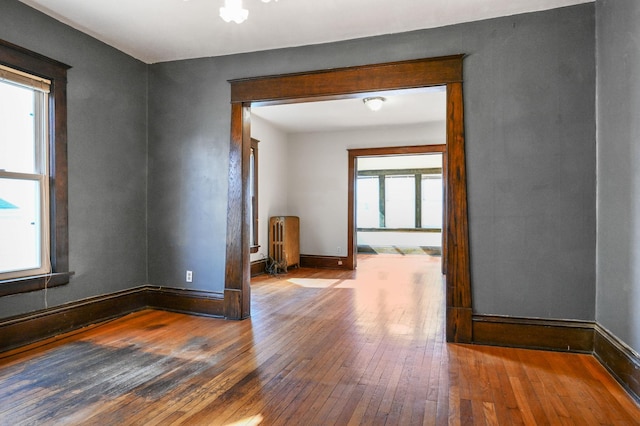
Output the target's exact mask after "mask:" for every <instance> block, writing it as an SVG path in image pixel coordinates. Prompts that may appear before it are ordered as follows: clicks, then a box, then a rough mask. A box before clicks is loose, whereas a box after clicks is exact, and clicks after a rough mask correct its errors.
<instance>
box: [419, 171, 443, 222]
mask: <svg viewBox="0 0 640 426" xmlns="http://www.w3.org/2000/svg"><path fill="white" fill-rule="evenodd" d="M442 203H443V200H442V176H439V175H423V176H422V227H423V228H442Z"/></svg>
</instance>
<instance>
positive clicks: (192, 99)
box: [148, 4, 595, 320]
mask: <svg viewBox="0 0 640 426" xmlns="http://www.w3.org/2000/svg"><path fill="white" fill-rule="evenodd" d="M594 34H595V18H594V5H593V4H586V5H581V6H576V7H571V8H564V9H556V10H552V11H547V12H541V13H535V14H526V15H519V16H514V17H507V18H500V19H494V20H489V21H482V22H475V23H469V24H462V25H456V26H449V27H444V28H438V29H432V30H424V31H417V32H410V33H404V34H396V35H390V36H382V37H375V38H367V39H359V40H352V41H347V42H340V43H331V44H324V45H316V46H307V47H302V48H291V49H282V50H273V51H268V52H259V53H250V54H243V55H234V56H226V57H218V58H207V59H197V60H189V61H179V62H171V63H161V64H155V65H152V66H150V78H149V81H150V92H149V93H150V97H149V102H150V103H149V105H150V106H149V111H150V114H149V116H150V131H149V137H150V140H149V193H148V196H149V211H150V216H149V276H150V281H151V282H152V283H154V284H162V285H177V286H184V283H183V282H184V270H185V269H187V268H189V269H193V270H194V271H195V272H194V283H193V288H198V289H206V290H211V291H221V290H222V289H223V285H224V284H223V283H224V253H225V240H224V235H225V227H226V210H225V209H226V206H225V204H226V179H227V176H226V173H227V164H228V163H227V152H228V143H229V142H228V140H229V120H230V118H229V112H230V106H229V84H228V82H227V80H228V79H234V78H241V77H251V76H260V75H269V74H279V73H290V72H297V71H306V70H317V69H326V68H333V67H343V66H352V65H361V64H369V63H377V62H387V61H398V60H405V59H413V58H423V57H431V56H441V55H449V54H457V53H465V54H467V55H468V56H467V58H466V59H465V63H464V73H465V84H464V90H465V108H466V111H465V114H466V117H465V120H466V137H467V139H466V141H467V154H468V177H469V191H470V195H469V206H470V225H471V260H472V287H473V298H474V310H475V311H476V312H479V313H488V314H503V315H515V316H529V317H544V318H571V319H583V320H593V319H594V317H595V308H594V304H595V265H594V259H595V111H594V105H595V96H594V94H595V57H594V56H595V52H594V49H595V45H594ZM345 155H346V153H345ZM345 179H346V177H345Z"/></svg>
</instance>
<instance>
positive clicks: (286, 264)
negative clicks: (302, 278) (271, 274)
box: [269, 216, 300, 272]
mask: <svg viewBox="0 0 640 426" xmlns="http://www.w3.org/2000/svg"><path fill="white" fill-rule="evenodd" d="M269 257H271V258H272V259H273V260H274V261H275V262H276V263H277V265H278V269H281V270H283V271H285V272H287V269H288V268H290V267H292V266H298V267H299V266H300V219H299V218H298V217H297V216H273V217H271V218H269Z"/></svg>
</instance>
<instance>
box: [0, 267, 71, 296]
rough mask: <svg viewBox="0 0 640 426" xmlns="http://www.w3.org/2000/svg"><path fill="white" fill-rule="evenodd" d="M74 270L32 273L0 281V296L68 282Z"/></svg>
mask: <svg viewBox="0 0 640 426" xmlns="http://www.w3.org/2000/svg"><path fill="white" fill-rule="evenodd" d="M73 274H74V272H54V273H53V274H47V275H34V276H31V277H24V278H13V279H10V280H4V281H0V297H2V296H8V295H10V294H18V293H27V292H30V291H36V290H42V289H44V288H45V287H46V288H51V287H58V286H60V285H64V284H67V283H69V280H70V279H71V276H72V275H73Z"/></svg>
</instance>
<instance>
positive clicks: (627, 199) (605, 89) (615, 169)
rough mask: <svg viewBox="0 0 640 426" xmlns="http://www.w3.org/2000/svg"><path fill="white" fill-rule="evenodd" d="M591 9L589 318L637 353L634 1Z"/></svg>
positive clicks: (639, 277) (639, 34)
mask: <svg viewBox="0 0 640 426" xmlns="http://www.w3.org/2000/svg"><path fill="white" fill-rule="evenodd" d="M596 7H597V16H598V18H597V28H598V30H597V69H598V78H597V81H598V84H597V87H598V102H597V111H598V115H597V127H598V134H597V140H598V251H597V271H598V272H597V297H596V319H597V321H598V323H600V324H601V325H602V326H604V327H605V328H607V329H608V330H609V331H611V332H613V333H614V334H615V335H616V336H617V337H619V338H620V339H622V340H623V341H624V342H626V343H627V344H628V345H629V346H631V347H632V348H633V349H635V350H636V351H637V352H640V124H639V123H640V78H639V76H640V25H639V23H640V2H638V1H637V0H615V1H613V0H606V1H598V3H597V5H596Z"/></svg>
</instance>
